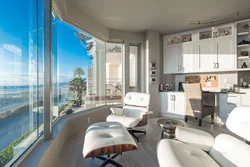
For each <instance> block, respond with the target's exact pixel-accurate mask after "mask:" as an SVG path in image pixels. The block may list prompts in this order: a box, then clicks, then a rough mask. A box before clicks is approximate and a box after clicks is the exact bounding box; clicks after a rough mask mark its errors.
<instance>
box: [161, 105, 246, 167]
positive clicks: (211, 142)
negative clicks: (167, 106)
mask: <svg viewBox="0 0 250 167" xmlns="http://www.w3.org/2000/svg"><path fill="white" fill-rule="evenodd" d="M226 126H227V128H228V129H229V130H230V131H231V132H233V133H235V134H236V135H238V136H240V137H242V138H244V139H246V142H244V141H242V140H239V139H237V138H235V137H233V136H230V135H227V134H220V135H218V136H217V137H216V138H215V139H214V138H213V137H212V136H211V135H210V134H208V133H206V132H204V131H201V130H197V129H192V128H183V127H177V129H176V138H177V140H179V141H177V140H169V139H163V140H161V141H159V143H158V145H157V157H158V161H159V164H160V167H173V166H175V167H190V166H204V167H205V166H206V167H219V166H222V167H236V166H237V167H248V166H249V165H250V161H249V157H250V145H249V140H250V130H249V129H250V107H237V108H235V109H234V110H233V111H232V112H231V114H230V115H229V117H228V119H227V121H226Z"/></svg>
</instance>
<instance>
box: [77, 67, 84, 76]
mask: <svg viewBox="0 0 250 167" xmlns="http://www.w3.org/2000/svg"><path fill="white" fill-rule="evenodd" d="M84 74H85V72H84V70H83V69H82V68H80V67H77V68H76V69H75V70H74V77H76V78H81V77H82V76H83V75H84Z"/></svg>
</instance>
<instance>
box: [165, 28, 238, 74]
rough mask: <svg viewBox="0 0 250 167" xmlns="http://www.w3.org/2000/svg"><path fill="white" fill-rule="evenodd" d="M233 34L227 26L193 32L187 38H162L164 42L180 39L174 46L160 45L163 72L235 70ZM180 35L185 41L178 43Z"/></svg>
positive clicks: (232, 30) (166, 43)
mask: <svg viewBox="0 0 250 167" xmlns="http://www.w3.org/2000/svg"><path fill="white" fill-rule="evenodd" d="M234 31H235V29H234V24H227V25H223V26H218V27H217V28H216V29H212V28H208V29H202V30H200V31H197V30H196V31H194V32H193V33H192V36H190V35H189V37H186V36H185V35H172V36H165V37H164V38H165V39H164V41H171V39H173V37H177V36H179V39H180V40H179V43H178V44H174V45H173V44H172V45H171V44H169V43H168V42H164V73H165V74H175V73H192V72H214V71H230V70H235V69H236V64H237V63H236V60H237V58H236V49H235V48H236V47H235V33H234ZM186 34H187V33H186ZM183 36H184V37H186V38H185V39H186V40H184V41H187V42H182V41H183V40H181V39H183V38H182V37H183ZM174 39H175V38H174ZM177 39H178V38H177ZM187 39H188V40H187ZM189 40H190V41H189Z"/></svg>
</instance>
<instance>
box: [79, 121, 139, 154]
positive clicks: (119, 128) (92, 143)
mask: <svg viewBox="0 0 250 167" xmlns="http://www.w3.org/2000/svg"><path fill="white" fill-rule="evenodd" d="M135 149H137V144H136V143H135V141H134V139H133V138H132V136H131V135H130V134H129V132H128V131H127V129H126V128H125V127H124V126H123V125H122V124H120V123H118V122H99V123H95V124H92V125H90V126H89V128H88V129H87V131H86V133H85V139H84V146H83V157H84V158H88V157H98V156H101V155H108V154H113V153H121V152H125V151H131V150H135Z"/></svg>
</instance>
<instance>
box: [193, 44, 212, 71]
mask: <svg viewBox="0 0 250 167" xmlns="http://www.w3.org/2000/svg"><path fill="white" fill-rule="evenodd" d="M197 47H198V49H197V50H198V64H196V66H198V69H199V71H211V70H213V69H214V67H215V66H214V55H213V51H214V49H213V48H214V43H213V40H212V39H207V40H202V41H198V42H197Z"/></svg>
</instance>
